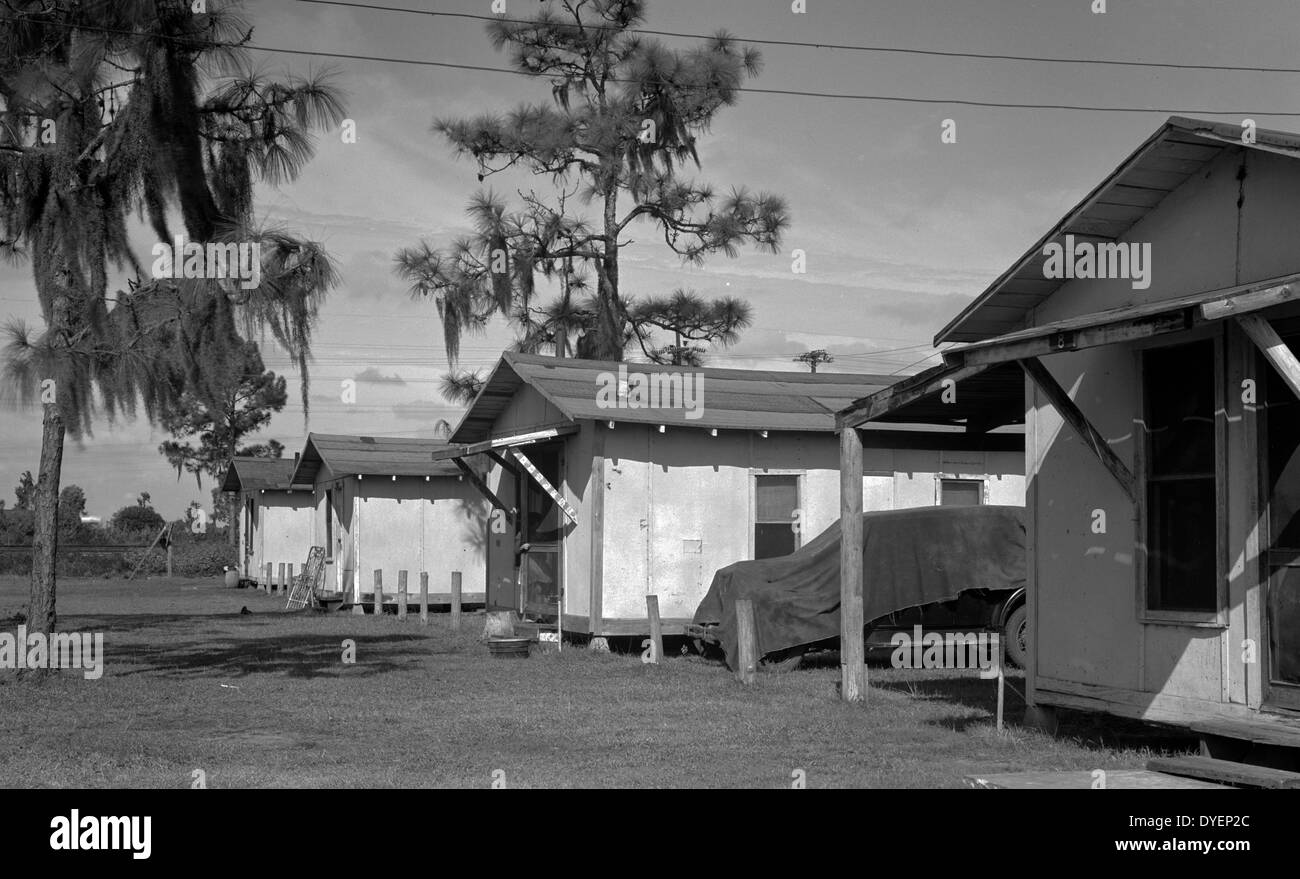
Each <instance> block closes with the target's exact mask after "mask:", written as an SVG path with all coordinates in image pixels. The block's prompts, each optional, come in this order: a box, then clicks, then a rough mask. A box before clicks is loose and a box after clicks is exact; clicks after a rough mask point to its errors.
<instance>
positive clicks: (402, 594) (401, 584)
mask: <svg viewBox="0 0 1300 879" xmlns="http://www.w3.org/2000/svg"><path fill="white" fill-rule="evenodd" d="M397 618H398V619H399V620H404V619H406V571H398V572H397Z"/></svg>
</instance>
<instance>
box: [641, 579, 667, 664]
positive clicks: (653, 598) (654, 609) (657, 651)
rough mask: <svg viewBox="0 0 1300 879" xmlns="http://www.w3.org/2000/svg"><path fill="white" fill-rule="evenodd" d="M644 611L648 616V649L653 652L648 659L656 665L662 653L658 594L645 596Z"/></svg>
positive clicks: (661, 626)
mask: <svg viewBox="0 0 1300 879" xmlns="http://www.w3.org/2000/svg"><path fill="white" fill-rule="evenodd" d="M645 612H646V616H648V617H649V618H650V649H651V650H652V651H654V652H653V654H652V656H651V659H650V661H651V662H653V663H655V664H656V665H657V664H658V663H659V661H660V660H661V659H662V658H663V655H664V627H663V623H661V622H660V620H659V596H658V595H647V596H646V597H645Z"/></svg>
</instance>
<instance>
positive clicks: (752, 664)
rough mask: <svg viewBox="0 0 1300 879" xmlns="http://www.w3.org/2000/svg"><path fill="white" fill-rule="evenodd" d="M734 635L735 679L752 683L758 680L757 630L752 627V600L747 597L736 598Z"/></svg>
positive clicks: (743, 682)
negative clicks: (735, 655)
mask: <svg viewBox="0 0 1300 879" xmlns="http://www.w3.org/2000/svg"><path fill="white" fill-rule="evenodd" d="M736 636H737V644H738V646H739V649H738V652H739V656H738V657H737V659H736V680H738V681H740V682H741V683H742V684H752V683H754V682H755V681H756V680H758V632H757V630H756V629H755V628H754V602H753V601H751V600H750V599H748V598H738V599H736Z"/></svg>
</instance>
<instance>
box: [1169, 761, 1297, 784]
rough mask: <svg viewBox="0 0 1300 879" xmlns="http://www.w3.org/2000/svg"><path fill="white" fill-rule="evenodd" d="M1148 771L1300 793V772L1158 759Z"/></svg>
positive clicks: (1223, 762)
mask: <svg viewBox="0 0 1300 879" xmlns="http://www.w3.org/2000/svg"><path fill="white" fill-rule="evenodd" d="M1147 769H1148V770H1150V771H1152V772H1163V773H1165V774H1166V775H1181V776H1183V777H1184V778H1199V779H1202V780H1204V781H1216V782H1220V783H1222V784H1235V785H1239V786H1241V787H1264V788H1270V789H1273V790H1300V772H1287V771H1286V770H1284V769H1269V768H1268V767H1266V766H1252V765H1250V764H1249V763H1235V762H1233V761H1232V760H1216V759H1215V758H1213V757H1157V758H1156V759H1154V760H1150V761H1148V762H1147Z"/></svg>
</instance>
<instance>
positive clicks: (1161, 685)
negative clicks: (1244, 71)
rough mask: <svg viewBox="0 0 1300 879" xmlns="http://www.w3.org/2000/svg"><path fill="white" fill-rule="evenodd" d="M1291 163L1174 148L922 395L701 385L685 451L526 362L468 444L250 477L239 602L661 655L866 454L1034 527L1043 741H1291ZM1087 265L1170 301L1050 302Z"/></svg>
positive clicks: (351, 444)
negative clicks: (1078, 257) (1128, 729)
mask: <svg viewBox="0 0 1300 879" xmlns="http://www.w3.org/2000/svg"><path fill="white" fill-rule="evenodd" d="M1297 160H1300V137H1297V136H1296V135H1292V134H1286V133H1281V132H1269V131H1265V130H1258V131H1255V132H1253V137H1243V129H1242V128H1240V127H1239V126H1237V125H1233V124H1225V123H1213V122H1205V121H1201V120H1194V119H1184V118H1178V117H1175V118H1171V119H1170V120H1169V121H1168V122H1167V123H1166V124H1165V125H1163V126H1161V128H1160V129H1159V130H1157V131H1156V132H1155V133H1154V134H1153V135H1152V136H1151V137H1150V138H1148V139H1147V140H1146V141H1145V142H1144V143H1143V144H1142V145H1141V146H1140V147H1139V148H1138V149H1137V150H1136V151H1135V152H1134V153H1133V154H1132V155H1130V156H1129V157H1128V158H1127V159H1126V160H1125V161H1124V162H1123V163H1122V164H1121V165H1120V166H1119V168H1117V169H1116V170H1115V172H1114V173H1112V174H1111V175H1109V176H1108V177H1107V178H1106V179H1105V180H1103V181H1102V182H1101V183H1100V184H1099V185H1098V186H1097V187H1095V188H1094V189H1093V190H1092V191H1091V192H1090V193H1088V194H1087V195H1086V197H1085V198H1084V199H1083V201H1082V202H1080V203H1079V205H1078V206H1077V207H1075V208H1074V209H1073V210H1071V211H1070V212H1069V213H1068V214H1067V215H1066V216H1065V217H1063V218H1062V219H1061V221H1060V222H1059V223H1057V224H1056V225H1055V226H1054V227H1053V228H1052V229H1051V230H1050V231H1049V232H1048V233H1047V234H1046V235H1045V236H1043V238H1042V239H1040V240H1039V241H1038V242H1037V243H1035V244H1034V245H1033V247H1031V248H1030V249H1029V250H1028V251H1027V252H1026V253H1025V255H1024V256H1023V257H1021V258H1020V259H1019V260H1017V262H1016V263H1015V264H1014V265H1013V266H1012V267H1011V268H1010V269H1008V270H1007V271H1006V272H1005V273H1004V274H1003V275H1002V276H1000V277H999V278H998V279H997V280H996V281H995V282H994V283H993V284H992V285H991V286H990V287H989V288H988V290H987V291H986V292H985V293H984V294H982V295H981V296H980V297H978V298H977V299H976V300H975V301H974V302H973V303H972V304H971V305H970V306H969V307H967V308H966V309H965V310H963V311H962V313H961V314H960V315H958V316H957V317H956V318H955V319H954V320H953V321H952V322H951V323H950V324H949V325H948V326H946V327H944V328H943V329H942V330H941V331H940V332H939V333H938V335H937V336H936V338H935V344H936V345H950V346H951V347H949V348H948V349H947V350H946V351H945V352H944V361H945V362H944V364H943V365H941V366H939V367H936V368H934V369H932V370H928V371H926V372H925V373H922V374H921V375H918V376H914V377H910V378H907V379H904V380H902V381H898V380H896V379H895V378H892V377H876V376H869V375H835V374H799V373H790V372H758V371H743V370H725V369H703V370H686V372H688V373H691V374H699V375H701V376H702V377H703V379H704V382H705V385H704V395H703V401H704V408H703V412H702V414H701V415H700V416H699V417H698V418H694V419H692V418H687V417H686V412H685V411H683V410H682V409H680V408H678V409H672V408H669V409H641V408H630V407H626V406H616V407H614V408H608V407H607V405H605V404H607V403H608V400H606V401H604V404H603V403H602V401H601V399H600V398H599V397H598V395H597V393H596V390H597V388H598V387H599V386H600V383H601V381H602V380H604V379H606V378H607V377H608V374H609V373H611V372H613V373H616V372H617V370H618V366H619V365H618V364H608V363H598V362H591V361H573V360H563V359H555V358H544V357H536V356H528V355H522V354H507V355H505V356H504V357H503V358H502V360H501V361H500V362H499V363H498V364H497V366H496V369H495V370H494V371H493V373H492V375H491V377H490V378H489V380H488V382H487V385H486V387H485V388H484V390H483V392H482V393H481V394H480V395H479V397H478V399H477V400H475V402H474V403H473V405H472V406H471V408H470V410H469V412H468V413H467V414H466V416H465V417H464V419H463V420H462V421H461V423H460V425H459V426H458V427H457V428H456V430H455V431H454V433H453V435H452V436H451V438H450V442H449V443H445V444H441V443H434V442H429V441H422V440H386V439H381V438H373V439H371V438H366V437H325V436H320V435H316V434H313V435H312V436H311V437H310V438H309V440H308V444H307V448H306V449H305V450H304V452H303V454H302V455H301V456H300V458H299V461H298V462H297V464H296V466H295V467H294V468H293V470H292V471H291V472H289V471H287V470H286V469H285V468H284V466H283V465H277V466H278V467H280V469H278V470H276V471H274V473H275V474H276V477H275V479H278V480H279V481H275V479H273V480H271V481H270V482H262V481H259V480H261V476H260V475H259V474H261V473H270V472H272V471H270V470H258V469H257V468H258V467H260V466H262V465H258V464H253V463H251V462H245V461H243V460H239V461H236V463H235V466H234V467H232V468H231V472H232V473H234V474H236V478H235V480H234V481H233V482H231V481H229V479H228V485H235V486H236V487H237V488H239V489H240V490H242V491H243V493H244V499H245V508H244V509H245V522H246V535H247V536H246V542H245V559H246V565H245V573H246V574H247V575H249V576H256V573H255V572H256V571H257V570H258V563H259V562H260V561H261V560H262V559H268V560H269V555H268V554H271V555H277V556H285V555H288V556H301V557H305V552H306V546H307V545H308V544H310V543H318V544H324V545H328V547H329V553H330V557H331V560H332V567H333V573H332V579H331V582H332V583H334V584H335V585H336V588H337V589H339V590H341V591H345V592H346V591H349V590H351V592H352V594H353V595H354V596H356V598H357V599H358V600H359V599H360V597H361V591H362V590H363V588H366V586H365V584H364V583H363V580H364V573H365V571H366V570H367V569H370V568H385V569H393V568H398V567H406V568H409V569H410V570H413V571H414V570H417V569H419V570H430V571H431V572H432V573H431V575H432V576H434V577H435V579H436V578H437V577H439V576H443V577H444V578H445V575H446V574H447V573H448V572H447V570H446V569H445V568H446V566H449V565H456V566H459V569H460V570H462V571H463V572H464V573H465V583H466V588H467V589H468V588H470V586H469V584H470V583H472V582H473V583H478V584H480V586H481V588H482V590H483V595H484V600H485V601H486V603H487V605H488V606H489V607H493V608H502V609H517V610H524V611H529V612H533V613H537V614H539V615H541V616H546V615H551V616H552V617H553V616H554V615H556V614H557V613H558V614H560V615H562V618H563V623H564V627H565V629H566V630H571V631H573V630H576V631H579V632H585V633H589V634H592V635H608V634H643V633H645V632H646V631H647V629H648V623H647V620H646V619H645V602H644V597H645V595H646V594H647V593H655V594H657V595H658V596H659V602H660V608H661V613H662V615H663V616H664V618H665V620H664V622H665V631H668V632H671V631H674V630H677V629H679V628H680V626H681V625H682V624H683V623H684V622H686V621H687V620H688V619H689V618H690V617H691V614H692V613H693V611H694V609H695V606H696V604H697V602H698V601H699V599H700V597H701V596H702V595H703V593H704V590H705V589H706V588H707V586H708V584H709V581H710V578H711V577H712V575H713V572H714V571H715V570H716V569H717V568H719V567H721V566H723V565H726V564H729V563H730V562H733V561H736V560H738V559H745V558H755V557H761V556H764V555H771V554H777V553H781V552H787V551H789V550H790V549H791V548H793V547H795V546H798V545H799V544H800V543H801V542H802V541H803V540H805V539H808V538H810V537H811V536H813V535H815V534H817V533H818V532H820V531H821V530H822V529H824V528H826V527H827V526H829V525H830V524H831V523H832V522H833V521H834V520H835V519H836V518H838V517H839V511H840V506H841V503H842V501H843V499H842V498H840V497H839V479H840V470H841V466H842V462H841V459H840V458H839V454H840V447H841V441H844V443H845V444H846V446H847V445H852V444H853V443H858V442H860V443H861V445H862V447H863V449H862V454H861V456H860V457H861V459H862V465H861V466H862V476H861V478H862V485H863V496H862V506H863V508H864V509H866V510H882V509H895V508H901V507H909V506H918V505H926V504H940V503H963V502H986V503H1010V504H1020V503H1025V504H1026V506H1027V508H1028V509H1027V527H1028V532H1029V533H1028V542H1027V545H1028V550H1029V556H1028V583H1027V592H1028V609H1029V614H1030V625H1029V632H1030V635H1029V637H1030V644H1029V653H1030V662H1029V668H1028V669H1027V681H1026V684H1027V694H1026V695H1027V697H1028V700H1029V702H1030V705H1031V708H1032V709H1034V710H1035V711H1038V712H1045V711H1049V710H1050V709H1052V708H1055V707H1065V708H1076V709H1088V710H1098V711H1105V712H1112V713H1116V714H1121V715H1126V716H1130V717H1136V718H1143V719H1148V720H1157V721H1165V722H1172V723H1183V724H1190V723H1197V722H1202V723H1203V722H1211V721H1215V720H1220V721H1222V720H1225V719H1227V720H1242V719H1249V718H1260V717H1262V716H1265V715H1268V716H1273V715H1284V714H1287V713H1292V714H1294V713H1295V712H1300V573H1297V571H1300V517H1296V516H1295V513H1296V511H1297V510H1300V452H1298V451H1297V450H1300V402H1298V400H1297V398H1298V397H1300V361H1298V360H1297V358H1296V357H1295V355H1294V353H1293V351H1294V345H1295V343H1297V342H1300V249H1297V248H1296V247H1295V242H1296V241H1297V240H1300V213H1297V211H1296V210H1295V205H1296V204H1297V202H1300V161H1297ZM1067 236H1069V237H1068V238H1067ZM1080 242H1082V243H1083V244H1086V245H1094V246H1099V247H1103V248H1108V249H1107V250H1102V251H1100V252H1103V253H1107V254H1109V256H1108V259H1110V260H1115V262H1112V263H1111V265H1118V262H1117V261H1118V250H1117V249H1116V248H1115V247H1113V245H1129V244H1132V245H1137V246H1139V247H1140V246H1142V245H1144V244H1150V245H1151V249H1150V253H1151V254H1152V261H1151V263H1150V264H1149V265H1147V266H1146V271H1148V272H1149V274H1148V275H1147V277H1146V279H1144V280H1141V281H1140V282H1138V283H1135V282H1134V281H1135V279H1134V278H1132V277H1129V278H1124V277H1120V278H1099V277H1084V276H1082V275H1083V273H1079V275H1078V276H1075V277H1059V276H1053V274H1054V273H1052V272H1049V271H1047V270H1045V263H1046V260H1047V258H1048V255H1049V253H1050V250H1051V246H1052V245H1066V244H1070V245H1074V246H1076V247H1077V245H1078V244H1079V243H1080ZM1132 268H1134V266H1130V269H1132ZM1094 274H1095V272H1094ZM629 369H631V370H634V371H636V372H640V373H643V374H648V373H663V372H671V371H673V369H672V368H668V367H655V366H643V365H635V366H631V365H629ZM837 433H838V436H837ZM857 457H859V456H858V455H857V454H856V452H851V453H846V457H845V459H844V462H843V466H847V467H849V468H850V469H854V468H855V467H856V463H855V459H856V458H857ZM399 462H400V464H401V466H399ZM244 473H247V478H245V477H244V476H243V474H244ZM286 474H287V476H286ZM1024 474H1028V477H1027V479H1028V482H1027V484H1026V477H1025V475H1024ZM285 479H287V480H288V481H287V482H286V481H284V480H285ZM850 481H852V477H850ZM272 483H274V485H273V484H272ZM277 493H278V494H277ZM296 495H300V496H296ZM295 511H303V513H302V514H303V515H304V521H302V522H300V523H299V524H298V525H296V526H294V525H291V524H290V523H289V520H290V519H291V518H292V517H293V516H294V515H298V514H299V513H298V512H295ZM796 514H797V515H796ZM306 519H310V522H307V521H305V520H306ZM793 523H797V525H798V527H797V528H793V527H792V524H793ZM293 541H302V543H301V544H299V545H289V544H292V542H293ZM282 542H283V543H285V544H286V547H287V548H285V549H281V548H280V546H279V545H278V544H280V543H282ZM524 544H527V551H526V552H520V550H521V548H523V545H524ZM436 566H441V569H440V570H437V571H434V568H435V567H436Z"/></svg>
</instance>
